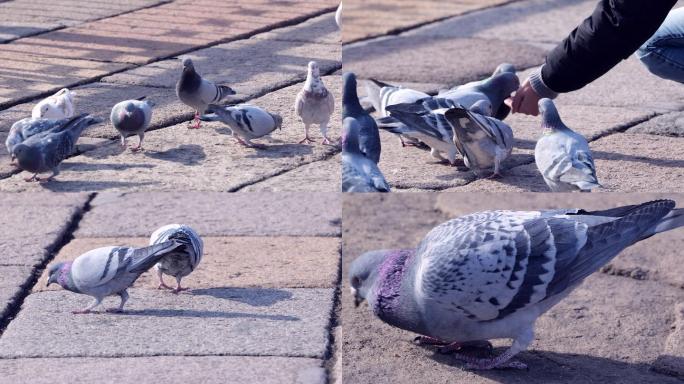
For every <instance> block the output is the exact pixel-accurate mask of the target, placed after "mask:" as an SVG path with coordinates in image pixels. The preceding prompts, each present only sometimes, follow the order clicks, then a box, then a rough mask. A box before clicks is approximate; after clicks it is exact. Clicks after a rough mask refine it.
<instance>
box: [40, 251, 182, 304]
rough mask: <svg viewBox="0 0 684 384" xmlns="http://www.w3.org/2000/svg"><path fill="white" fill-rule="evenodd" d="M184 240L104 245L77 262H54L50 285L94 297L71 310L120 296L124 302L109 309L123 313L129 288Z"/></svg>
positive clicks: (51, 267) (49, 279) (49, 276)
mask: <svg viewBox="0 0 684 384" xmlns="http://www.w3.org/2000/svg"><path fill="white" fill-rule="evenodd" d="M179 246H184V244H183V243H181V242H177V241H176V240H175V239H172V240H169V241H165V242H163V243H159V244H155V245H152V246H149V247H145V248H129V247H102V248H97V249H93V250H91V251H88V252H86V253H84V254H82V255H81V256H79V257H77V258H76V259H75V260H74V261H67V262H61V263H57V264H53V265H52V266H50V269H49V270H48V280H47V286H50V284H52V283H57V284H59V285H60V286H61V287H62V288H64V289H66V290H68V291H71V292H75V293H82V294H85V295H89V296H92V297H94V298H95V300H94V301H93V303H92V304H91V305H90V306H88V307H86V308H85V309H82V310H78V311H73V312H72V313H74V314H76V313H89V312H90V311H91V310H92V309H93V308H95V307H97V306H98V305H100V303H102V300H103V299H104V298H105V297H107V296H112V295H118V296H119V297H120V298H121V304H120V305H119V307H118V308H114V309H108V310H107V312H121V311H123V307H124V305H125V304H126V301H127V300H128V292H127V291H126V290H127V289H128V288H129V287H130V286H131V285H133V283H134V282H135V280H137V279H138V277H140V275H141V274H143V273H144V272H145V271H147V270H148V269H150V268H152V266H153V265H155V264H156V263H157V262H158V261H159V260H160V259H161V258H162V257H164V255H166V254H168V253H169V252H172V251H174V250H175V249H176V248H178V247H179Z"/></svg>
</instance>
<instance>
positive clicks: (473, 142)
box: [444, 101, 513, 177]
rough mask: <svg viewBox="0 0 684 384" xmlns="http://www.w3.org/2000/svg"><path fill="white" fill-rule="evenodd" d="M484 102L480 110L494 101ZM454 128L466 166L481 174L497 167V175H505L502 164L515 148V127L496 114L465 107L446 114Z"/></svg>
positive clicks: (477, 106) (477, 105) (487, 108)
mask: <svg viewBox="0 0 684 384" xmlns="http://www.w3.org/2000/svg"><path fill="white" fill-rule="evenodd" d="M483 104H487V101H481V102H480V103H479V104H476V109H479V110H483V109H484V110H489V109H490V108H491V104H487V105H488V106H485V107H481V106H482V105H483ZM444 117H445V118H446V120H447V122H449V125H451V128H452V129H453V131H454V144H456V147H457V148H458V151H459V152H460V153H461V155H463V161H464V163H465V165H466V166H467V167H468V168H470V170H472V171H473V172H475V174H477V175H478V176H481V175H482V174H483V172H484V171H486V170H489V169H491V168H493V174H492V175H491V176H492V177H494V176H499V175H501V163H502V162H503V161H504V160H505V159H506V158H507V157H508V156H509V155H510V154H511V151H512V150H513V130H512V129H511V127H509V126H508V125H507V124H506V123H504V122H503V121H501V120H498V119H496V118H493V117H489V116H485V115H482V114H479V113H474V112H473V111H469V110H467V109H465V108H451V109H449V110H448V111H446V112H445V113H444Z"/></svg>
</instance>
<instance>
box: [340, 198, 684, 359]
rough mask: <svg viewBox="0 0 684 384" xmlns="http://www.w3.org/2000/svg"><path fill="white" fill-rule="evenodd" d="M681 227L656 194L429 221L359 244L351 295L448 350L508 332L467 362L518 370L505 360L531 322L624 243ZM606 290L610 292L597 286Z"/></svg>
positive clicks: (679, 214) (526, 337)
mask: <svg viewBox="0 0 684 384" xmlns="http://www.w3.org/2000/svg"><path fill="white" fill-rule="evenodd" d="M681 226H684V209H681V208H680V209H675V202H674V201H671V200H658V201H651V202H647V203H643V204H640V205H631V206H623V207H618V208H613V209H608V210H604V211H594V212H589V211H585V210H582V209H566V210H540V211H521V212H514V211H484V212H479V213H474V214H470V215H466V216H462V217H459V218H456V219H453V220H450V221H448V222H446V223H444V224H441V225H439V226H437V227H435V228H434V229H432V230H431V231H430V232H429V233H428V234H427V235H426V236H425V238H424V239H423V240H422V241H421V242H420V243H419V244H418V247H417V248H416V249H397V250H381V251H374V252H368V253H366V254H364V255H362V256H360V257H359V258H357V259H356V260H354V261H353V262H352V264H351V267H350V272H349V280H350V283H351V288H352V295H353V296H354V298H355V302H357V303H358V302H360V301H362V300H363V299H365V300H367V302H368V304H369V306H370V308H371V309H372V310H373V312H374V313H375V315H376V316H378V317H379V318H380V319H381V320H383V321H384V322H386V323H388V324H391V325H393V326H396V327H399V328H402V329H405V330H408V331H411V332H415V333H418V334H420V335H423V336H419V337H418V338H417V341H421V342H422V341H425V342H427V343H430V344H434V342H435V341H439V342H440V343H441V344H442V345H444V346H446V347H447V348H446V349H447V350H449V349H450V350H452V351H453V350H456V351H458V349H459V347H462V346H465V345H473V344H474V345H481V344H483V343H484V344H487V341H488V340H491V339H499V338H511V339H513V343H512V345H511V347H510V348H509V349H508V350H506V351H505V352H504V353H502V354H500V355H498V356H492V357H491V358H484V359H482V358H475V357H473V356H472V355H470V354H467V355H466V354H463V353H457V354H456V355H455V357H456V358H458V359H461V360H464V361H465V362H466V363H467V368H470V369H492V368H506V367H510V368H525V367H526V365H525V364H523V363H521V362H517V361H511V360H510V359H511V358H512V357H513V356H515V355H516V354H517V353H519V352H521V351H524V350H525V349H526V348H527V347H528V346H529V345H530V343H531V342H532V341H533V340H534V323H535V321H536V319H537V318H538V317H539V316H541V315H542V314H543V313H544V312H546V311H547V310H549V309H550V308H551V307H553V306H554V305H555V304H557V303H558V302H559V301H561V300H562V299H563V298H564V297H566V296H567V295H568V294H569V293H570V292H571V291H572V290H573V289H575V288H576V287H577V286H579V285H580V284H581V283H582V281H583V280H584V279H585V278H586V277H587V276H589V275H590V274H592V273H593V272H595V271H596V270H598V269H599V268H600V267H601V266H603V265H605V264H606V263H607V262H609V261H610V260H611V259H613V258H614V257H615V256H617V255H618V254H619V253H620V252H621V251H622V250H623V249H625V248H627V247H629V246H630V245H632V244H635V243H637V242H639V241H641V240H644V239H646V238H649V237H651V236H653V235H655V234H657V233H661V232H665V231H669V230H672V229H675V228H677V227H681ZM605 294H607V295H609V294H610V292H605Z"/></svg>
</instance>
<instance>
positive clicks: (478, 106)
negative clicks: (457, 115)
mask: <svg viewBox="0 0 684 384" xmlns="http://www.w3.org/2000/svg"><path fill="white" fill-rule="evenodd" d="M470 111H471V112H475V113H479V114H480V115H485V116H491V115H492V103H490V102H489V100H478V101H477V102H476V103H475V104H473V105H472V106H470Z"/></svg>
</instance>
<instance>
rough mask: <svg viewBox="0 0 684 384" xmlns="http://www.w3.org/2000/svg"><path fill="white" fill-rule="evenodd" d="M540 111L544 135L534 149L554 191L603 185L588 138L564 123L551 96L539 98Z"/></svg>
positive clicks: (546, 180)
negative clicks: (600, 181)
mask: <svg viewBox="0 0 684 384" xmlns="http://www.w3.org/2000/svg"><path fill="white" fill-rule="evenodd" d="M539 112H540V113H541V115H542V128H543V129H544V134H543V136H542V137H541V138H540V139H539V140H538V141H537V145H536V146H535V148H534V161H535V162H536V163H537V168H538V169H539V172H541V174H542V176H543V177H544V181H545V182H546V185H548V186H549V188H550V189H551V191H553V192H568V191H582V192H587V191H591V190H592V189H594V188H597V187H599V186H600V185H599V183H598V179H597V178H596V168H595V167H594V159H593V158H592V157H591V150H590V149H589V143H587V139H585V138H584V136H582V135H580V134H579V133H577V132H574V131H573V130H571V129H570V128H568V127H567V126H566V125H565V124H563V121H561V118H560V116H559V115H558V110H556V106H555V105H554V104H553V101H551V100H550V99H541V100H539Z"/></svg>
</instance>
